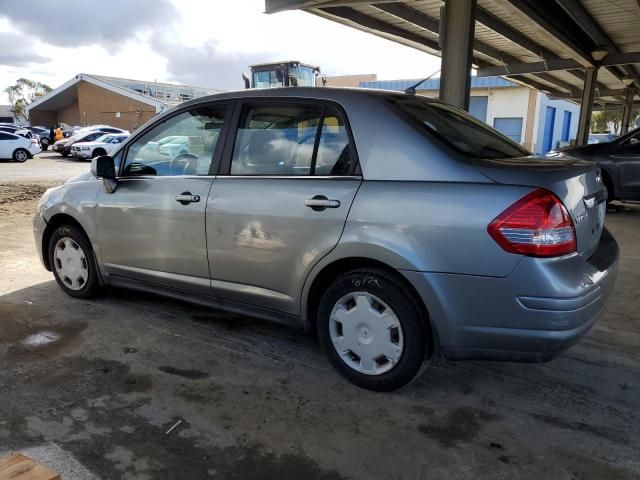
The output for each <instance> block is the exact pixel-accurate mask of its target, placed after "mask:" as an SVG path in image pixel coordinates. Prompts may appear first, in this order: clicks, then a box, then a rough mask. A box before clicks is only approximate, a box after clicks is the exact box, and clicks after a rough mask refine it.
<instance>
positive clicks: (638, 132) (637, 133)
mask: <svg viewBox="0 0 640 480" xmlns="http://www.w3.org/2000/svg"><path fill="white" fill-rule="evenodd" d="M638 141H640V128H636V129H634V130H631V131H630V132H629V133H625V134H624V135H623V136H621V137H619V138H617V139H616V140H615V142H616V143H619V144H620V145H623V144H626V143H637V142H638Z"/></svg>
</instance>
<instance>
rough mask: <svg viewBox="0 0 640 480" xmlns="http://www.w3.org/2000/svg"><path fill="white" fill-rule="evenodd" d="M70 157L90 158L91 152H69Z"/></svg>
mask: <svg viewBox="0 0 640 480" xmlns="http://www.w3.org/2000/svg"><path fill="white" fill-rule="evenodd" d="M71 155H73V156H74V157H78V158H90V157H91V150H84V151H83V150H73V149H72V150H71Z"/></svg>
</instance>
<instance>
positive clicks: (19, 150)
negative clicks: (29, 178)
mask: <svg viewBox="0 0 640 480" xmlns="http://www.w3.org/2000/svg"><path fill="white" fill-rule="evenodd" d="M36 153H40V144H39V143H38V140H36V139H35V138H25V137H21V136H20V135H14V134H13V133H8V132H0V158H11V159H13V160H15V161H16V162H26V161H27V159H29V158H31V157H33V156H34V155H35V154H36Z"/></svg>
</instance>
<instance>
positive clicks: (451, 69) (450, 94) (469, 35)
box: [440, 0, 476, 110]
mask: <svg viewBox="0 0 640 480" xmlns="http://www.w3.org/2000/svg"><path fill="white" fill-rule="evenodd" d="M475 10H476V0H446V1H445V3H444V6H443V7H442V10H441V18H440V25H441V29H442V30H441V33H440V45H441V47H442V63H441V65H442V67H441V73H440V100H442V101H443V102H446V103H449V104H451V105H453V106H455V107H459V108H463V109H465V110H469V95H470V91H471V60H472V59H473V38H474V32H475Z"/></svg>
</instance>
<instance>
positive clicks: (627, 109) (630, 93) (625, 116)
mask: <svg viewBox="0 0 640 480" xmlns="http://www.w3.org/2000/svg"><path fill="white" fill-rule="evenodd" d="M635 96H636V89H635V88H627V94H626V96H625V99H624V111H623V112H622V126H621V127H620V135H624V134H625V133H627V132H628V131H629V122H630V121H631V111H632V110H633V98H634V97H635Z"/></svg>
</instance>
